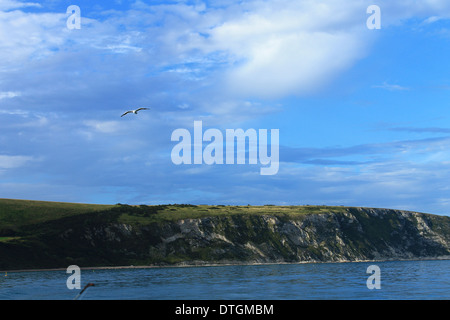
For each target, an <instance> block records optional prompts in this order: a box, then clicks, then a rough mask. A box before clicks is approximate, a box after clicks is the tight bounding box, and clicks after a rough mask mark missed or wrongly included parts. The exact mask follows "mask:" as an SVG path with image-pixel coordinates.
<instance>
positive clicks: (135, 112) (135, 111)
mask: <svg viewBox="0 0 450 320" xmlns="http://www.w3.org/2000/svg"><path fill="white" fill-rule="evenodd" d="M141 110H150V109H149V108H139V109H136V110H130V111H127V112H125V113H124V114H123V115H121V116H120V117H123V116H124V115H126V114H128V113H134V114H137V113H138V111H141Z"/></svg>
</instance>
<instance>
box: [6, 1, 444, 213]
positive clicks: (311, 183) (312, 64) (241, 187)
mask: <svg viewBox="0 0 450 320" xmlns="http://www.w3.org/2000/svg"><path fill="white" fill-rule="evenodd" d="M72 5H76V6H77V7H78V8H79V9H80V12H79V16H76V15H75V16H74V14H76V12H73V11H71V10H70V11H69V12H68V10H67V9H68V8H69V7H70V6H72ZM371 5H377V6H378V7H379V8H380V28H379V29H373V28H368V25H367V20H368V19H370V18H371V16H372V12H369V13H368V12H367V8H368V7H369V6H371ZM78 18H79V20H77V19H78ZM77 21H79V22H80V23H79V28H77V27H76V22H77ZM449 56H450V2H449V1H447V0H421V1H419V0H402V1H387V0H386V1H383V0H380V1H375V0H370V1H367V0H352V1H348V0H323V1H313V0H295V1H290V0H273V1H268V0H267V1H262V0H249V1H234V0H217V1H200V0H199V1H187V0H186V1H181V0H180V1H144V0H138V1H134V0H132V1H126V0H115V1H114V0H89V1H88V0H76V1H75V0H70V1H63V0H44V1H33V0H26V1H19V0H0V198H14V199H30V200H44V201H63V202H83V203H101V204H114V203H128V204H172V203H189V204H210V205H217V204H223V205H247V204H251V205H264V204H273V205H305V204H311V205H344V206H364V207H377V208H393V209H403V210H413V211H420V212H427V213H434V214H440V215H450V187H449V181H450V109H449V105H448V104H449V101H450V77H449V75H450V62H449V59H448V57H449ZM139 107H147V108H150V110H144V111H141V112H139V113H138V114H137V115H135V114H128V115H126V116H124V117H121V115H122V114H123V113H124V112H125V111H127V110H131V109H137V108H139ZM194 121H202V125H203V128H204V129H205V130H206V129H208V128H211V129H217V130H219V131H220V132H223V133H225V132H226V130H227V129H238V128H241V129H243V130H244V131H245V130H248V129H255V130H256V131H257V132H259V130H264V129H265V130H268V131H269V132H270V130H271V129H277V130H279V147H278V150H279V169H278V171H277V173H276V174H273V175H261V174H260V169H261V167H262V164H261V163H257V164H249V163H246V164H212V165H209V164H205V163H203V164H180V165H177V164H175V163H174V162H173V161H172V159H171V152H172V150H173V148H174V147H175V145H177V142H176V141H172V139H171V135H172V133H173V132H174V131H175V130H176V129H180V128H181V129H186V130H188V131H189V132H191V133H193V132H194V131H193V130H194ZM225 143H227V141H225ZM207 144H208V143H207V142H205V143H204V145H203V147H205V146H206V145H207ZM258 147H259V146H258Z"/></svg>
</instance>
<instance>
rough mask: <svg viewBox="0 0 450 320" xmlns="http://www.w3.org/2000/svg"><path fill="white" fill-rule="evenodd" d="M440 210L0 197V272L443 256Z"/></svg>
mask: <svg viewBox="0 0 450 320" xmlns="http://www.w3.org/2000/svg"><path fill="white" fill-rule="evenodd" d="M449 240H450V217H443V216H436V215H430V214H423V213H413V212H408V211H400V210H389V209H372V208H356V207H355V208H352V207H341V206H272V205H266V206H222V205H218V206H209V205H185V204H174V205H152V206H149V205H123V204H116V205H97V204H77V203H61V202H45V201H29V200H11V199H0V270H17V269H39V268H64V267H67V266H68V265H70V264H77V265H79V266H83V267H90V266H120V265H171V264H202V263H253V262H300V261H358V260H368V259H383V258H396V257H399V258H414V257H426V256H427V257H428V256H443V255H444V256H445V255H450V241H449Z"/></svg>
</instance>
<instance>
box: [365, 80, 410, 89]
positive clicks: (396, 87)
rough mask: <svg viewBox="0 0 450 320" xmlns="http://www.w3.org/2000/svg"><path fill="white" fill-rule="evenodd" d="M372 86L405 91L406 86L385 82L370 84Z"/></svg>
mask: <svg viewBox="0 0 450 320" xmlns="http://www.w3.org/2000/svg"><path fill="white" fill-rule="evenodd" d="M372 87H373V88H379V89H385V90H388V91H407V90H409V88H408V87H404V86H400V85H398V84H389V83H387V82H383V84H382V85H376V86H372Z"/></svg>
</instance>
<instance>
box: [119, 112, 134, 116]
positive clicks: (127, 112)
mask: <svg viewBox="0 0 450 320" xmlns="http://www.w3.org/2000/svg"><path fill="white" fill-rule="evenodd" d="M131 112H133V111H127V112H125V113H124V114H123V115H121V116H120V117H123V116H124V115H126V114H128V113H131Z"/></svg>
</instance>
